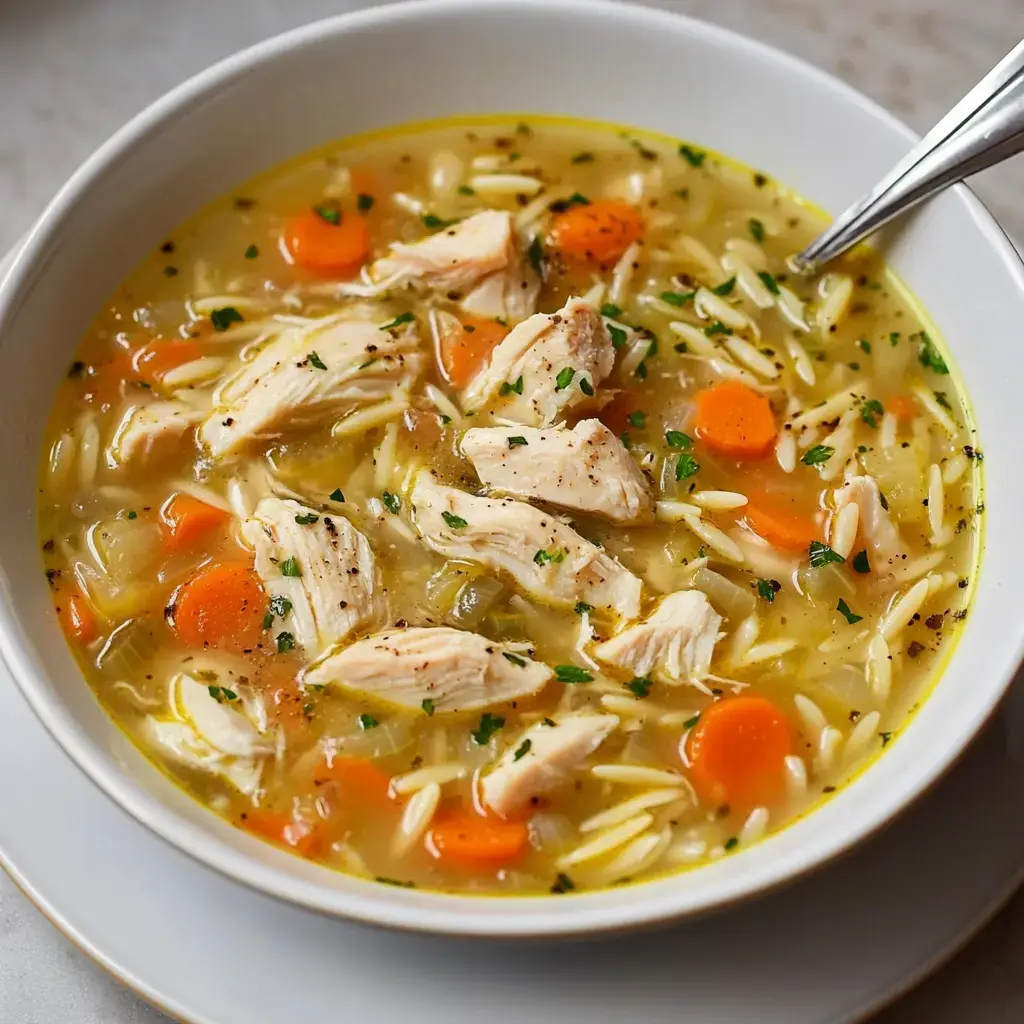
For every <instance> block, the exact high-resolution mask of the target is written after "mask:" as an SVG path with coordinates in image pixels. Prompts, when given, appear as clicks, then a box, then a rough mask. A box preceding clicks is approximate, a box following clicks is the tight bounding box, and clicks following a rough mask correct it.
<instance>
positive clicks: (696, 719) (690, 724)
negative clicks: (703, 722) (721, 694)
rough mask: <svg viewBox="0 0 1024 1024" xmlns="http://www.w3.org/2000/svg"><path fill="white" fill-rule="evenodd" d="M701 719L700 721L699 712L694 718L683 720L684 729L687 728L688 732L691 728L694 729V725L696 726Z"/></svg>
mask: <svg viewBox="0 0 1024 1024" xmlns="http://www.w3.org/2000/svg"><path fill="white" fill-rule="evenodd" d="M699 721H700V715H699V714H697V715H694V716H693V718H688V719H687V720H686V721H685V722H683V729H685V730H686V731H687V732H688V731H689V730H690V729H692V728H693V727H694V726H695V725H696V724H697V723H698V722H699Z"/></svg>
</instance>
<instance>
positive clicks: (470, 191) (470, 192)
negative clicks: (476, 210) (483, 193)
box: [459, 185, 476, 196]
mask: <svg viewBox="0 0 1024 1024" xmlns="http://www.w3.org/2000/svg"><path fill="white" fill-rule="evenodd" d="M459 195H460V196H475V195H476V189H475V188H472V187H471V186H470V185H460V186H459Z"/></svg>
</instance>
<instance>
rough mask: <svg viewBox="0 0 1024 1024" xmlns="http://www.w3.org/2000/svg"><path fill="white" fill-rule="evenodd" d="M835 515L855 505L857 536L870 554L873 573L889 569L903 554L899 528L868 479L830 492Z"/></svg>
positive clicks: (875, 485) (852, 481) (857, 479)
mask: <svg viewBox="0 0 1024 1024" xmlns="http://www.w3.org/2000/svg"><path fill="white" fill-rule="evenodd" d="M833 497H834V500H835V505H836V511H837V512H838V511H839V510H840V509H842V508H844V507H845V506H846V505H848V504H849V503H850V502H852V501H855V502H856V503H857V505H858V506H859V508H860V533H861V536H863V537H864V539H865V541H866V542H867V544H868V546H869V547H870V548H871V551H872V553H873V554H874V556H875V557H874V559H873V560H872V564H873V565H874V566H875V568H876V569H881V568H882V566H883V565H886V566H893V565H895V564H896V563H897V562H898V561H899V560H900V556H901V555H902V554H903V553H904V551H905V550H906V549H905V546H904V544H903V540H902V538H901V537H900V531H899V528H898V527H897V526H896V524H895V523H894V522H893V519H892V516H891V515H890V514H889V512H888V510H887V509H886V508H885V506H884V505H883V504H882V494H881V492H880V491H879V489H878V482H877V481H876V480H875V478H874V477H872V476H855V477H853V478H852V479H850V480H848V481H847V482H846V483H845V484H843V486H842V487H840V488H837V490H836V491H835V492H834V495H833Z"/></svg>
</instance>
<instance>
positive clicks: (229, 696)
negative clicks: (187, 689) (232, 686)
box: [206, 676, 238, 704]
mask: <svg viewBox="0 0 1024 1024" xmlns="http://www.w3.org/2000/svg"><path fill="white" fill-rule="evenodd" d="M214 678H216V676H214ZM206 689H207V690H209V691H210V696H211V697H212V698H213V699H214V700H215V701H217V703H218V704H222V703H223V702H224V701H226V700H238V694H237V693H235V691H234V690H229V689H228V688H227V687H226V686H208V687H207V688H206Z"/></svg>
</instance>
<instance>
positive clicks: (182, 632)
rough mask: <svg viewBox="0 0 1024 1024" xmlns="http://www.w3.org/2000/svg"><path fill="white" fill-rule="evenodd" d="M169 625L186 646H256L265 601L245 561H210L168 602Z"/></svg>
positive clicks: (265, 604)
mask: <svg viewBox="0 0 1024 1024" xmlns="http://www.w3.org/2000/svg"><path fill="white" fill-rule="evenodd" d="M171 608H172V616H171V617H172V623H173V626H174V629H175V631H176V632H177V634H178V636H179V637H180V638H181V640H182V642H183V643H185V644H187V645H188V646H189V647H232V648H240V649H247V648H252V647H255V646H256V644H257V643H258V641H259V638H260V633H261V631H262V628H263V616H264V615H265V614H266V610H267V598H266V595H265V594H264V593H263V587H262V586H261V585H260V581H259V577H257V575H256V573H255V572H253V570H252V568H251V567H250V566H249V565H248V564H246V563H244V562H211V563H210V564H209V565H204V566H203V567H202V568H201V569H199V570H198V571H197V572H196V573H195V574H193V575H192V576H191V577H189V579H188V580H187V581H186V582H185V583H183V584H182V585H181V586H180V587H179V588H178V591H177V593H176V595H175V597H174V600H173V601H172V603H171Z"/></svg>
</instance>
